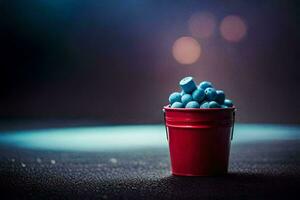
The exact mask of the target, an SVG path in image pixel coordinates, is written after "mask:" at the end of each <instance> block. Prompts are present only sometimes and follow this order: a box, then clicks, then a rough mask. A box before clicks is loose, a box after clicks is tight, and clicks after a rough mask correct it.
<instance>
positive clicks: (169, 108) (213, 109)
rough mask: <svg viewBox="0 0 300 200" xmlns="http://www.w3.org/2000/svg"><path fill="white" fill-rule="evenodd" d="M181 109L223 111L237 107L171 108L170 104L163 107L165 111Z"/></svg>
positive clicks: (182, 110)
mask: <svg viewBox="0 0 300 200" xmlns="http://www.w3.org/2000/svg"><path fill="white" fill-rule="evenodd" d="M165 110H167V111H179V112H187V111H192V112H213V111H221V110H231V111H236V110H237V109H236V107H235V106H233V107H229V108H171V107H170V105H169V104H168V105H165V106H164V107H163V111H165Z"/></svg>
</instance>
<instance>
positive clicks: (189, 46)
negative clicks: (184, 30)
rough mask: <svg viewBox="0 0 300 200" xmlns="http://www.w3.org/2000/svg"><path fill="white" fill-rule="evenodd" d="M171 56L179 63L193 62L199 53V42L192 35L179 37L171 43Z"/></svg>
mask: <svg viewBox="0 0 300 200" xmlns="http://www.w3.org/2000/svg"><path fill="white" fill-rule="evenodd" d="M172 52H173V56H174V58H175V59H176V60H177V61H178V62H179V63H181V64H193V63H195V62H196V61H197V60H198V58H199V57H200V54H201V47H200V44H199V43H198V42H197V40H195V39H194V38H193V37H187V36H184V37H180V38H178V39H177V40H176V41H175V42H174V45H173V49H172Z"/></svg>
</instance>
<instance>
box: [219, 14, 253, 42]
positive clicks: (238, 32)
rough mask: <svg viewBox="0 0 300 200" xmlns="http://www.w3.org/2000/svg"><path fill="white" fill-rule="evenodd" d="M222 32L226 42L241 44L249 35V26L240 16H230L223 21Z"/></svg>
mask: <svg viewBox="0 0 300 200" xmlns="http://www.w3.org/2000/svg"><path fill="white" fill-rule="evenodd" d="M220 31H221V35H222V37H223V38H224V39H225V40H227V41H229V42H239V41H240V40H241V39H243V38H244V37H245V35H246V34H247V26H246V23H245V22H244V20H243V19H241V18H240V17H239V16H236V15H229V16H227V17H225V18H224V19H223V20H222V22H221V25H220Z"/></svg>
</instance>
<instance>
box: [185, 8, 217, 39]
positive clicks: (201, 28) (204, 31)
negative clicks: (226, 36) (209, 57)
mask: <svg viewBox="0 0 300 200" xmlns="http://www.w3.org/2000/svg"><path fill="white" fill-rule="evenodd" d="M188 26H189V30H190V32H191V33H192V35H193V36H194V37H199V38H208V37H210V36H212V35H213V33H214V31H215V29H216V19H215V16H214V15H213V14H212V13H210V12H200V13H195V14H193V15H192V16H191V18H190V19H189V21H188Z"/></svg>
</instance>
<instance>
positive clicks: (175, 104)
mask: <svg viewBox="0 0 300 200" xmlns="http://www.w3.org/2000/svg"><path fill="white" fill-rule="evenodd" d="M171 108H184V105H183V103H181V102H174V103H173V104H172V106H171Z"/></svg>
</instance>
